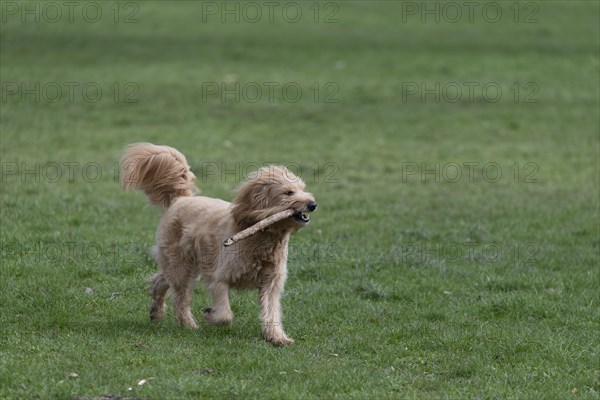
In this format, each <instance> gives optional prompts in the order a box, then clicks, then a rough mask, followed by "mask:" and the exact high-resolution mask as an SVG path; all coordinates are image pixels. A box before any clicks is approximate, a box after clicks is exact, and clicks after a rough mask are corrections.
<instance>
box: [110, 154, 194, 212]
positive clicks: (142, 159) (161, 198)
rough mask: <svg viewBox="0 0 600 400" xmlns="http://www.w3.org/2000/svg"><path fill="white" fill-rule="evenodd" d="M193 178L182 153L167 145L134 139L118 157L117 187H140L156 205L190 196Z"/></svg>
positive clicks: (192, 188)
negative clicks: (119, 158)
mask: <svg viewBox="0 0 600 400" xmlns="http://www.w3.org/2000/svg"><path fill="white" fill-rule="evenodd" d="M195 180H196V176H195V175H194V173H193V172H192V171H191V170H190V166H189V165H188V163H187V160H186V159H185V156H184V155H183V154H181V153H180V152H179V151H177V150H175V149H174V148H172V147H169V146H157V145H154V144H151V143H134V144H132V145H129V146H128V147H127V149H126V150H125V153H124V154H123V158H122V159H121V188H122V189H124V190H133V189H139V190H143V191H144V193H146V195H147V196H148V199H149V200H150V203H152V204H154V205H156V206H160V207H165V208H167V207H169V206H170V205H171V203H172V202H173V201H174V200H175V199H176V198H177V197H180V196H193V195H194V193H196V192H197V191H198V189H197V188H196V185H195V184H194V181H195Z"/></svg>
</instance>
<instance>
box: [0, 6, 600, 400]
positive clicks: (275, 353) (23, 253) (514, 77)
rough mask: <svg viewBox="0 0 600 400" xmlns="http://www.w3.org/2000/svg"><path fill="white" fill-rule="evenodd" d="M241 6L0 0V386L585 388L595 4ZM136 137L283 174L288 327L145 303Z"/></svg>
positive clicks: (62, 389) (345, 392) (599, 368)
mask: <svg viewBox="0 0 600 400" xmlns="http://www.w3.org/2000/svg"><path fill="white" fill-rule="evenodd" d="M47 4H51V5H50V6H47ZM235 4H237V6H236V5H235ZM244 4H245V3H236V2H231V3H227V4H226V3H224V2H194V1H182V2H169V4H161V3H160V2H158V1H148V2H146V1H137V2H123V3H114V2H78V3H77V5H76V6H74V7H76V8H74V9H73V14H72V18H70V16H69V13H68V11H69V10H68V6H65V5H64V4H63V3H62V2H27V3H22V2H9V1H5V2H2V3H1V6H2V8H1V15H0V18H2V20H1V21H2V23H1V28H0V46H1V47H0V74H1V76H0V78H1V81H2V87H1V89H2V93H1V95H2V99H1V121H0V128H1V145H2V146H1V157H2V178H1V179H2V182H1V188H2V189H1V196H2V200H1V201H2V202H1V217H2V220H1V224H2V225H1V226H2V230H1V236H0V243H1V245H2V247H1V267H0V310H1V311H0V398H3V399H4V398H6V399H16V398H22V399H35V398H40V399H49V398H57V399H74V398H78V397H80V398H86V399H91V398H95V397H96V398H97V397H100V396H102V395H113V396H122V397H130V398H131V397H137V398H143V399H175V398H182V399H183V398H189V399H192V398H240V399H247V398H285V399H288V398H289V399H299V398H323V399H334V398H338V399H349V398H354V399H365V398H371V399H381V398H410V399H446V398H447V399H466V398H470V399H503V398H513V399H517V398H518V399H536V400H538V399H597V398H599V397H600V361H599V360H600V345H599V343H600V337H599V335H598V330H599V324H600V312H599V307H598V304H599V301H600V299H599V288H600V275H599V245H600V240H599V235H600V233H599V228H598V224H599V207H600V204H599V189H598V188H599V179H600V177H599V161H598V159H599V155H600V154H599V153H600V148H599V146H600V141H599V132H600V125H599V106H600V101H599V92H600V82H599V76H600V57H599V45H600V43H599V37H600V30H599V24H600V22H599V12H600V8H599V5H598V3H597V2H591V1H590V2H588V1H547V2H542V1H536V2H520V3H517V2H482V3H481V5H480V6H478V8H475V10H474V13H473V15H472V20H469V14H468V9H467V6H465V5H464V3H461V2H454V4H456V5H458V7H459V11H461V12H462V17H460V18H458V19H456V18H457V17H456V14H455V12H454V10H452V9H449V8H447V7H446V8H444V7H445V6H444V3H443V2H440V3H436V2H427V3H424V2H392V1H386V2H367V1H338V2H329V3H326V2H321V3H317V2H295V3H291V4H292V5H291V6H287V7H288V8H286V13H287V14H282V10H283V8H284V7H286V5H287V4H288V3H283V2H282V3H281V4H280V5H278V6H277V8H274V9H273V14H272V22H271V21H270V20H269V13H268V11H269V10H268V8H267V6H266V5H264V4H263V3H261V2H258V3H255V4H258V7H259V9H260V11H262V18H261V19H260V21H258V22H256V23H253V22H251V20H254V19H256V18H257V17H256V14H255V13H254V11H255V10H252V9H249V8H247V6H245V5H244ZM424 4H427V5H426V7H430V8H428V9H430V10H434V11H433V14H431V13H430V14H428V13H427V12H425V11H426V10H424V9H423V7H425V6H424ZM488 4H490V5H489V6H488V8H486V10H487V11H486V12H488V14H482V9H483V7H485V6H486V5H488ZM53 6H54V9H53V8H52V7H53ZM224 7H231V9H232V10H234V11H233V14H227V13H226V12H224V11H226V10H225V8H224ZM235 7H238V8H237V9H236V8H235ZM244 7H246V8H244ZM290 7H296V8H290ZM55 9H57V10H59V11H60V12H61V15H60V16H59V15H58V14H56V10H55ZM296 9H300V11H301V12H302V14H301V15H300V16H299V17H297V16H296V14H294V13H293V12H294V11H295V10H296ZM496 9H500V11H501V12H502V14H501V17H498V18H497V21H495V19H496V17H495V16H494V15H496V14H493V11H495V10H496ZM27 10H29V11H27ZM31 10H33V11H31ZM83 10H85V13H84V14H82V12H83ZM98 10H100V12H101V14H100V15H99V14H97V13H96V14H94V12H97V11H98ZM236 10H238V11H236ZM436 10H437V11H436ZM27 12H29V14H28V13H27ZM317 12H318V14H317ZM236 13H237V14H236ZM236 17H237V18H239V22H236V20H235V18H236ZM222 18H224V19H225V22H222ZM436 18H439V22H437V21H436ZM96 19H97V21H96ZM295 19H298V21H297V22H293V20H295ZM315 20H316V22H315ZM115 21H116V22H115ZM453 21H455V22H453ZM236 83H237V84H238V85H239V86H236ZM136 141H150V142H154V143H159V144H168V145H171V146H174V147H176V148H178V149H180V150H181V151H182V152H184V153H185V154H186V156H187V157H188V160H189V162H190V164H191V165H192V169H193V170H194V171H195V173H196V175H197V176H198V184H199V186H200V187H201V189H202V192H203V194H205V195H209V196H214V197H220V198H225V199H231V198H232V197H233V193H232V189H233V188H234V187H235V185H236V184H237V183H238V182H239V181H240V180H241V179H242V178H243V176H244V175H245V173H246V172H248V171H251V170H253V169H255V168H256V166H257V165H262V164H263V163H266V162H270V163H282V164H286V165H288V166H289V167H290V168H291V169H293V170H294V171H295V172H297V173H298V174H300V175H301V176H302V177H303V178H304V180H305V181H306V183H307V186H308V189H309V190H310V191H312V192H313V193H314V194H315V196H316V197H317V199H318V202H319V210H318V211H317V212H316V213H315V214H314V215H313V218H312V222H311V224H310V225H309V226H308V227H307V228H305V229H303V230H302V231H301V232H300V233H298V234H297V235H296V236H295V237H294V238H293V241H292V247H291V250H290V260H289V278H288V282H287V285H286V292H285V295H284V299H283V307H284V315H285V326H286V331H287V332H288V334H289V335H290V336H291V337H293V338H294V339H295V340H296V343H295V344H293V345H292V346H290V347H287V348H275V347H272V346H271V345H269V344H268V343H266V342H265V341H264V340H263V339H262V338H261V334H260V327H259V324H258V317H257V316H258V305H257V295H256V293H254V292H244V293H235V294H233V295H232V307H233V311H234V313H235V315H236V319H235V320H234V323H233V325H232V326H231V327H227V328H218V327H213V326H207V325H206V324H202V325H201V328H200V329H199V330H198V331H189V330H184V329H182V328H180V327H179V326H178V325H177V324H176V322H175V318H174V317H173V315H172V313H171V312H169V313H168V314H167V317H166V318H165V319H164V320H162V321H160V322H159V323H151V321H150V320H149V318H148V307H149V304H150V300H149V297H148V296H147V294H146V292H145V278H146V277H147V276H149V275H150V274H152V273H153V271H154V270H155V268H156V265H155V263H154V261H153V260H152V259H151V257H150V256H149V255H148V249H149V247H150V246H152V244H153V239H154V232H155V227H156V224H157V222H158V219H159V216H160V212H159V211H157V210H154V209H153V208H151V207H150V206H148V205H147V202H146V199H145V197H144V196H143V195H142V194H141V193H124V192H121V191H120V190H119V185H118V167H117V161H118V158H119V154H120V152H121V150H122V149H123V148H124V146H126V145H127V144H129V143H132V142H136ZM207 304H208V299H207V298H206V297H205V295H204V293H203V291H202V290H201V289H198V290H197V295H196V296H195V302H194V310H195V313H196V315H197V316H200V310H201V308H202V307H204V306H206V305H207ZM141 380H144V381H142V382H140V381H141ZM139 383H142V384H139Z"/></svg>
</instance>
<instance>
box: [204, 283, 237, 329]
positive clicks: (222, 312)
mask: <svg viewBox="0 0 600 400" xmlns="http://www.w3.org/2000/svg"><path fill="white" fill-rule="evenodd" d="M208 291H209V292H210V295H211V297H212V308H206V309H205V310H204V319H205V320H206V321H207V322H209V323H211V324H218V325H227V324H230V323H231V321H232V320H233V311H231V306H230V305H229V285H228V284H226V283H223V282H213V283H211V284H210V285H208Z"/></svg>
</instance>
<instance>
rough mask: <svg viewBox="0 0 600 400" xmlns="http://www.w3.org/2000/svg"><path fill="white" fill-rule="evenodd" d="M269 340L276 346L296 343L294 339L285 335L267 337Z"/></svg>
mask: <svg viewBox="0 0 600 400" xmlns="http://www.w3.org/2000/svg"><path fill="white" fill-rule="evenodd" d="M267 340H268V341H269V342H270V343H271V344H272V345H274V346H288V345H290V344H292V343H294V339H292V338H289V337H287V336H285V335H283V336H277V337H274V338H267Z"/></svg>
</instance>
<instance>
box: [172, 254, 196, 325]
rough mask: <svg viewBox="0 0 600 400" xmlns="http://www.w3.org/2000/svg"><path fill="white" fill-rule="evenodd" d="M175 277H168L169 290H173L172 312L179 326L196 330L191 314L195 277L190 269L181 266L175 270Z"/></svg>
mask: <svg viewBox="0 0 600 400" xmlns="http://www.w3.org/2000/svg"><path fill="white" fill-rule="evenodd" d="M174 275H175V276H170V277H169V280H170V281H171V282H170V284H171V289H172V290H173V311H175V317H176V318H177V321H179V324H180V325H181V326H184V327H186V328H194V329H196V328H198V324H197V323H196V320H195V319H194V315H193V314H192V294H193V292H194V288H195V287H196V278H197V277H196V276H194V274H193V270H192V268H187V267H185V266H183V265H182V266H181V267H179V268H178V269H177V273H175V274H174Z"/></svg>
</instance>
